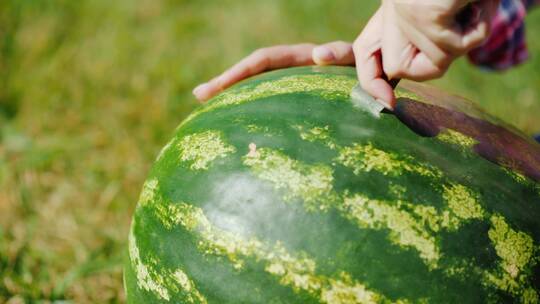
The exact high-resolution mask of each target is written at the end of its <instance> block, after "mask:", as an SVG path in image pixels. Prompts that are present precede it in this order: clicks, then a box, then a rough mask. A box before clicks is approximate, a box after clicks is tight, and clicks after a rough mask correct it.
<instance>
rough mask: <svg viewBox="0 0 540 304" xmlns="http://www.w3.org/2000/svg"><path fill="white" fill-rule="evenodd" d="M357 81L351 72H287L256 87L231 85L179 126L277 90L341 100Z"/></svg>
mask: <svg viewBox="0 0 540 304" xmlns="http://www.w3.org/2000/svg"><path fill="white" fill-rule="evenodd" d="M356 83H357V81H356V80H355V79H354V78H351V77H348V76H333V77H327V76H325V75H321V74H318V75H295V76H286V77H282V78H279V79H276V80H273V81H270V82H262V83H260V84H257V85H255V86H253V87H251V86H247V87H245V86H240V87H236V88H232V89H229V90H227V91H225V92H223V93H221V94H219V95H218V96H217V97H215V98H213V99H212V101H211V102H209V103H208V104H207V105H206V106H205V107H203V108H201V109H199V110H198V111H195V112H194V113H192V114H191V115H189V116H188V117H187V118H186V119H185V120H184V121H183V122H182V123H181V124H180V126H178V128H180V127H182V126H184V125H185V124H187V123H188V122H189V121H191V120H193V118H195V117H196V116H198V115H200V114H202V113H206V112H210V111H213V110H215V109H218V108H224V107H227V106H231V105H239V104H243V103H246V102H251V101H254V100H257V99H260V98H265V97H269V96H275V95H278V94H292V93H303V94H316V95H317V96H319V97H323V98H325V99H327V100H337V101H341V100H344V98H348V97H349V94H350V92H351V90H352V88H353V87H354V86H355V85H356Z"/></svg>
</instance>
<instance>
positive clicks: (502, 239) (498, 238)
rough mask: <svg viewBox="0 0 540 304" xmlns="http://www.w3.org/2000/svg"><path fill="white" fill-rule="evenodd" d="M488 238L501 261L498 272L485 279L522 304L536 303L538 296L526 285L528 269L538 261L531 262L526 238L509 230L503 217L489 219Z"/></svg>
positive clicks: (531, 245)
mask: <svg viewBox="0 0 540 304" xmlns="http://www.w3.org/2000/svg"><path fill="white" fill-rule="evenodd" d="M490 221H491V225H492V227H491V229H489V231H488V236H489V239H490V240H491V242H492V243H493V246H494V247H495V251H496V252H497V255H498V256H499V258H500V259H501V264H500V268H501V270H502V271H501V272H502V273H493V272H486V274H485V277H486V278H487V280H488V281H489V282H490V283H491V284H494V285H495V286H497V287H498V288H499V289H501V290H504V291H507V292H510V293H511V294H513V295H515V296H520V297H521V303H538V302H540V300H539V295H538V293H537V292H536V291H535V290H534V288H533V287H531V286H530V285H529V284H528V283H527V282H528V281H529V280H528V279H529V278H528V276H529V275H530V268H531V267H532V266H534V264H535V263H538V261H536V260H533V256H534V251H535V250H536V251H537V250H539V248H535V247H534V242H533V239H532V237H531V236H529V235H528V234H526V233H524V232H521V231H516V230H514V229H512V228H511V227H510V225H509V224H508V223H507V222H506V220H505V219H504V217H502V216H500V215H497V214H495V215H492V216H491V219H490Z"/></svg>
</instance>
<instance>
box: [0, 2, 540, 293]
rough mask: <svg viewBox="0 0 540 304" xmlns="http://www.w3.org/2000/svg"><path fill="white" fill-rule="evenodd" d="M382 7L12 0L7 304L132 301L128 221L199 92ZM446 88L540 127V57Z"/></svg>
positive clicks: (7, 44)
mask: <svg viewBox="0 0 540 304" xmlns="http://www.w3.org/2000/svg"><path fill="white" fill-rule="evenodd" d="M377 4H378V1H352V0H349V1H345V0H332V1H323V0H280V1H262V0H255V1H239V0H236V1H233V0H221V1H215V0H212V1H209V0H206V1H195V0H181V1H157V0H145V1H128V0H116V1H104V0H91V1H82V0H79V1H69V0H62V1H37V0H4V1H0V302H2V303H3V302H6V301H10V302H9V303H21V302H31V301H32V300H45V302H47V301H51V302H54V301H55V300H69V301H73V302H75V303H85V302H92V303H107V302H123V301H124V296H123V290H122V260H123V258H124V252H125V245H126V235H127V232H128V226H129V221H130V215H131V212H132V210H133V208H134V206H135V203H136V201H137V196H138V192H139V189H140V188H141V185H142V182H143V180H144V178H145V175H146V174H147V172H148V169H149V166H150V165H151V164H152V162H153V159H154V157H155V156H156V154H157V152H158V151H159V149H160V148H161V146H163V145H164V144H165V142H166V141H167V139H168V137H170V136H171V135H172V132H173V129H174V128H175V126H176V125H177V124H178V123H179V122H180V121H181V120H182V118H183V117H185V116H186V115H187V114H188V113H189V112H190V111H191V110H192V109H193V108H194V107H195V106H196V103H195V101H194V99H193V98H192V96H191V93H190V92H191V89H192V88H193V87H194V86H195V85H196V84H197V83H199V82H201V81H204V80H206V79H208V78H209V77H211V76H213V75H214V74H216V73H218V72H220V71H222V70H223V69H224V68H226V67H227V66H229V65H231V64H233V63H234V62H235V61H236V60H238V59H240V58H241V57H242V56H244V55H246V54H248V53H249V52H250V51H251V50H253V49H255V48H258V47H262V46H267V45H272V44H278V43H293V42H303V41H313V42H325V41H330V40H336V39H341V40H352V39H354V37H355V35H356V34H357V33H358V32H359V31H360V29H361V28H362V26H363V24H365V22H366V20H367V18H368V17H369V16H370V14H371V13H372V12H373V11H374V9H375V8H376V6H377ZM528 26H529V37H530V38H533V37H538V35H539V32H540V10H539V12H536V13H534V14H532V15H531V16H530V18H529V19H528ZM535 32H536V33H535ZM529 42H530V49H531V53H532V54H533V55H535V54H540V40H538V39H536V40H535V39H529ZM435 83H436V84H437V85H438V86H440V87H442V88H445V89H447V90H448V91H451V92H454V93H457V94H459V95H463V96H466V97H469V98H470V99H472V100H475V101H477V102H478V103H479V104H480V105H481V106H483V107H484V108H486V109H487V110H488V112H490V113H492V114H494V115H496V116H498V117H500V118H502V119H503V120H505V121H507V122H509V123H511V124H513V125H515V126H516V127H518V128H520V129H522V130H524V131H525V132H526V133H529V134H531V133H533V132H534V131H536V130H538V131H540V119H539V115H540V56H533V58H532V59H531V60H530V61H529V62H528V63H527V64H525V65H523V66H521V67H519V68H517V69H515V70H513V71H511V72H509V73H506V74H489V73H485V72H481V71H478V70H477V69H475V68H473V67H470V66H469V65H468V64H467V63H466V61H464V60H461V61H459V62H458V63H457V64H456V65H455V67H454V68H453V69H452V70H451V71H450V72H449V73H448V75H447V77H446V78H445V79H443V80H439V81H436V82H435Z"/></svg>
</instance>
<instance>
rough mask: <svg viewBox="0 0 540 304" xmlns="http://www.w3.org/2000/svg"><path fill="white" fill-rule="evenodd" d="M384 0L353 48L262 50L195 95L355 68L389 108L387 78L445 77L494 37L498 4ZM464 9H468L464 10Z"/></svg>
mask: <svg viewBox="0 0 540 304" xmlns="http://www.w3.org/2000/svg"><path fill="white" fill-rule="evenodd" d="M470 2H471V1H468V0H437V2H435V1H433V0H383V3H382V5H381V7H380V8H379V10H377V12H376V13H375V14H374V15H373V17H372V18H371V20H370V21H369V23H368V24H367V25H366V27H365V28H364V30H363V31H362V33H361V34H360V35H359V36H358V38H357V39H356V41H355V42H354V44H352V45H351V44H350V43H346V42H343V41H336V42H331V43H327V44H324V45H320V46H316V45H314V44H309V43H305V44H297V45H280V46H273V47H269V48H263V49H259V50H257V51H255V52H253V53H252V54H251V55H249V56H248V57H246V58H244V59H243V60H241V61H240V62H239V63H237V64H236V65H234V66H233V67H231V68H230V69H228V70H227V71H225V72H224V73H222V74H221V75H219V76H217V77H215V78H214V79H212V80H210V81H209V82H207V83H204V84H201V85H199V86H197V87H196V88H195V89H194V90H193V94H194V95H195V96H196V98H197V99H198V100H199V101H201V102H203V101H206V100H208V99H210V98H211V97H212V96H214V95H216V94H217V93H219V92H220V91H222V90H224V89H226V88H227V87H229V86H231V85H232V84H234V83H236V82H238V81H240V80H242V79H245V78H247V77H250V76H252V75H255V74H258V73H261V72H264V71H266V70H272V69H279V68H285V67H291V66H303V65H312V64H318V65H325V64H335V65H354V64H355V63H356V67H357V72H358V79H359V80H360V84H361V85H362V87H363V89H364V90H366V91H367V92H368V93H369V94H371V95H372V96H374V97H375V98H376V99H377V100H378V101H379V102H380V103H382V104H383V105H385V107H387V108H389V109H393V107H394V105H395V96H394V92H393V88H392V86H391V85H390V84H389V83H388V79H395V78H407V79H412V80H417V81H423V80H428V79H434V78H438V77H441V76H442V75H444V73H445V72H446V70H447V69H448V67H449V66H450V64H451V63H452V61H454V60H455V59H456V58H457V57H459V56H461V55H463V54H465V53H467V52H468V51H469V50H471V49H473V48H474V47H476V46H478V45H479V44H481V43H482V41H483V40H484V39H485V38H487V36H488V34H489V28H490V22H491V19H492V18H493V16H494V14H495V13H496V10H497V7H498V2H499V0H480V1H477V2H474V3H473V4H469V3H470ZM464 8H466V9H465V10H464Z"/></svg>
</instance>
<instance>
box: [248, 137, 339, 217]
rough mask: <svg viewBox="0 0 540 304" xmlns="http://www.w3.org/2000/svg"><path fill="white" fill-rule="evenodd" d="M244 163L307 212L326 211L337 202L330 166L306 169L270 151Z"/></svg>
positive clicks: (259, 151)
mask: <svg viewBox="0 0 540 304" xmlns="http://www.w3.org/2000/svg"><path fill="white" fill-rule="evenodd" d="M243 160H244V164H245V165H246V166H248V167H250V168H251V169H252V170H253V172H254V173H255V174H256V175H257V176H258V177H259V178H261V179H263V180H266V181H270V182H272V183H273V185H274V187H275V188H276V189H278V190H284V191H285V193H287V194H286V195H285V200H288V201H290V200H293V199H295V198H300V199H302V200H303V201H304V203H305V207H306V208H307V209H308V210H315V209H320V210H326V209H328V208H329V207H330V206H331V205H332V204H334V203H335V202H336V200H337V199H338V197H337V195H336V193H335V192H334V191H333V186H332V183H333V180H334V178H333V176H332V168H330V167H328V166H325V165H306V164H303V163H301V162H299V161H297V160H294V159H291V158H289V157H288V156H286V155H285V154H283V153H281V152H279V151H275V150H272V149H268V148H261V149H257V150H256V151H253V153H249V154H248V155H246V156H244V158H243Z"/></svg>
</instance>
